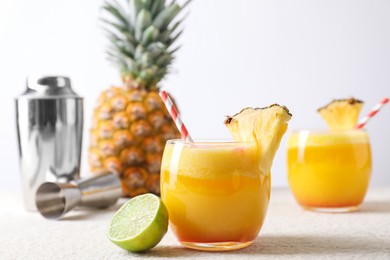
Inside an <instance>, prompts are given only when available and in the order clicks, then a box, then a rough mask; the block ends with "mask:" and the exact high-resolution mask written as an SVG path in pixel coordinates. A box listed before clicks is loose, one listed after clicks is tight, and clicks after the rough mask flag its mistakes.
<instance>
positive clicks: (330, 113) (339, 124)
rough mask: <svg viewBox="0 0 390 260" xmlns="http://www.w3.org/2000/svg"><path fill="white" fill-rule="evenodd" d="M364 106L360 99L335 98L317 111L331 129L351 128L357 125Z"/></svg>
mask: <svg viewBox="0 0 390 260" xmlns="http://www.w3.org/2000/svg"><path fill="white" fill-rule="evenodd" d="M362 107H363V101H361V100H359V99H355V98H349V99H334V100H332V101H331V102H330V103H328V104H327V105H325V106H323V107H321V108H319V109H318V110H317V111H318V113H320V115H321V117H322V118H323V119H324V120H325V122H326V123H327V125H328V126H329V128H330V129H331V130H349V129H353V128H354V127H355V126H356V124H357V122H358V119H359V114H360V111H361V109H362Z"/></svg>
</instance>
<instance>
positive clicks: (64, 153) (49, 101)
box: [16, 76, 83, 210]
mask: <svg viewBox="0 0 390 260" xmlns="http://www.w3.org/2000/svg"><path fill="white" fill-rule="evenodd" d="M16 117H17V120H16V122H17V130H18V141H19V158H20V161H19V163H20V171H21V179H22V188H23V196H24V202H25V206H26V209H27V210H36V205H35V193H36V190H37V188H38V187H39V185H40V184H42V183H43V182H47V181H51V182H69V181H71V180H73V179H77V178H78V177H79V174H80V158H81V143H82V131H83V99H82V98H81V97H79V96H78V95H77V94H76V93H75V92H74V91H73V90H72V88H71V83H70V80H69V78H67V77H62V76H45V77H29V78H28V79H27V89H26V91H25V93H23V94H22V95H20V96H19V97H17V98H16Z"/></svg>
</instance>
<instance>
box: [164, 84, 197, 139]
mask: <svg viewBox="0 0 390 260" xmlns="http://www.w3.org/2000/svg"><path fill="white" fill-rule="evenodd" d="M159 94H160V97H161V99H162V100H163V101H164V104H165V106H166V108H167V109H168V112H169V114H170V115H171V117H172V119H173V121H175V124H176V127H177V129H179V131H180V134H181V137H182V138H183V140H184V142H191V143H192V142H194V141H193V140H192V138H191V136H190V134H189V133H188V130H187V127H186V126H185V125H184V123H183V121H182V120H181V118H180V115H179V112H177V109H176V107H175V106H174V105H173V102H172V100H171V98H170V97H169V95H168V93H167V92H166V91H165V90H163V91H161V92H160V93H159Z"/></svg>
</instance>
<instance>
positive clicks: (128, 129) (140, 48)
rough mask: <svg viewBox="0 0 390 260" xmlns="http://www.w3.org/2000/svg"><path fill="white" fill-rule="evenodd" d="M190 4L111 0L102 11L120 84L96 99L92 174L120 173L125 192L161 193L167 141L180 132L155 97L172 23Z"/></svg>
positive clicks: (169, 57) (168, 54) (174, 32)
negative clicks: (121, 82) (163, 157)
mask: <svg viewBox="0 0 390 260" xmlns="http://www.w3.org/2000/svg"><path fill="white" fill-rule="evenodd" d="M188 3H189V1H187V2H185V3H184V4H183V5H181V6H180V5H179V4H177V3H176V2H175V1H174V0H173V1H171V2H169V3H166V2H165V0H127V1H126V0H124V1H123V3H122V4H120V3H118V2H117V1H116V0H110V1H108V2H106V3H105V5H104V7H103V9H104V10H105V12H106V14H107V15H108V16H109V17H110V19H107V20H103V21H104V22H105V23H106V24H107V34H108V37H109V40H110V46H109V49H108V51H107V54H108V56H109V59H110V60H111V61H112V62H113V63H114V64H115V65H117V66H118V68H119V69H120V72H121V77H122V81H123V86H118V87H111V88H110V89H108V90H106V91H104V92H103V93H102V94H101V95H100V96H99V98H98V101H97V105H96V107H95V109H94V113H93V122H92V128H91V130H90V147H89V165H90V168H91V171H92V172H101V171H104V170H109V171H113V172H116V173H118V174H119V175H120V177H121V180H122V189H123V194H124V195H125V196H129V197H133V196H136V195H139V194H142V193H146V192H152V193H155V194H159V193H160V166H161V159H162V152H163V149H164V145H165V142H166V140H168V139H172V138H178V137H179V136H180V134H179V132H178V131H177V130H176V127H175V124H174V122H173V120H172V119H171V117H170V116H169V113H168V111H167V110H166V108H165V106H164V104H163V102H162V100H161V99H160V97H159V95H158V86H157V84H158V83H159V81H160V80H161V79H162V78H164V76H165V75H166V74H167V72H168V70H169V66H170V65H171V63H172V61H173V59H174V53H175V52H176V51H177V49H178V47H176V48H174V46H173V44H174V43H175V41H176V40H177V39H178V37H179V36H180V34H181V33H182V31H181V30H179V25H180V23H181V21H174V20H175V17H177V15H178V14H179V13H180V11H181V10H182V9H183V8H184V7H185V6H186V5H187V4H188Z"/></svg>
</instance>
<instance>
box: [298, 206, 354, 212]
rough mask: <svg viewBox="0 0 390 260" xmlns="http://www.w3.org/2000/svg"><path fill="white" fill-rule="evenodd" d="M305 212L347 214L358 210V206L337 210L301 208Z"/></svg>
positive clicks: (338, 208)
mask: <svg viewBox="0 0 390 260" xmlns="http://www.w3.org/2000/svg"><path fill="white" fill-rule="evenodd" d="M302 207H303V208H304V209H306V210H311V211H316V212H322V213H348V212H354V211H358V210H359V209H360V205H358V206H348V207H337V208H321V207H307V206H302Z"/></svg>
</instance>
